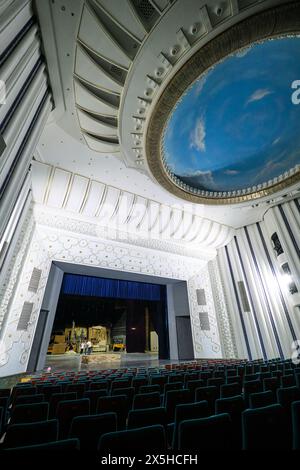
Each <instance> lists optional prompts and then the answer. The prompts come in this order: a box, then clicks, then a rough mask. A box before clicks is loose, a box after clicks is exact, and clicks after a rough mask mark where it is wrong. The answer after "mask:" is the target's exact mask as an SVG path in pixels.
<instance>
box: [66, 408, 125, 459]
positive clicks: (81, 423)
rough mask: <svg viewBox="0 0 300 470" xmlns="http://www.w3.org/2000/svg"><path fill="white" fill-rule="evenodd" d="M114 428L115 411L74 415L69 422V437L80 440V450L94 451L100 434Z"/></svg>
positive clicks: (115, 424) (115, 426) (114, 429)
mask: <svg viewBox="0 0 300 470" xmlns="http://www.w3.org/2000/svg"><path fill="white" fill-rule="evenodd" d="M116 430H117V415H116V413H103V414H98V415H85V416H75V417H74V418H73V420H72V423H71V428H70V432H69V438H78V439H79V440H80V450H81V451H83V450H84V451H91V452H96V450H97V445H98V441H99V439H100V437H101V435H102V434H104V433H107V432H114V431H116Z"/></svg>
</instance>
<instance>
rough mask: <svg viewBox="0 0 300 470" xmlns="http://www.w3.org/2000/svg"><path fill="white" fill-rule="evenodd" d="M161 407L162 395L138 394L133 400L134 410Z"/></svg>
mask: <svg viewBox="0 0 300 470" xmlns="http://www.w3.org/2000/svg"><path fill="white" fill-rule="evenodd" d="M159 406H160V393H159V392H152V393H138V394H137V395H135V397H134V399H133V409H134V410H138V409H142V408H155V407H159Z"/></svg>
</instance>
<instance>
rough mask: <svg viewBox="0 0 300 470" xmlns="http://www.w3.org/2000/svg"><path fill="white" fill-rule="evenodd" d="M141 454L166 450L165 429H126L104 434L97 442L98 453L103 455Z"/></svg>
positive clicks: (156, 427) (158, 426)
mask: <svg viewBox="0 0 300 470" xmlns="http://www.w3.org/2000/svg"><path fill="white" fill-rule="evenodd" d="M137 450H138V451H139V452H141V453H142V454H144V453H147V454H150V453H153V452H155V453H156V452H160V453H164V452H166V450H167V442H166V434H165V429H164V427H163V426H162V425H160V424H157V425H154V426H147V427H144V428H138V429H128V430H126V431H119V432H114V433H107V434H104V435H103V436H102V437H101V438H100V441H99V445H98V451H100V453H101V452H105V453H112V454H113V453H115V454H118V453H119V455H120V452H121V453H122V452H123V453H125V455H126V452H127V453H128V452H129V453H131V452H135V453H136V452H137Z"/></svg>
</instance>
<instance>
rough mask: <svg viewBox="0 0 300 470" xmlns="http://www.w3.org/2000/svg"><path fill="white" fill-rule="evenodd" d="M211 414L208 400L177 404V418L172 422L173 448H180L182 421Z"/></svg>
mask: <svg viewBox="0 0 300 470" xmlns="http://www.w3.org/2000/svg"><path fill="white" fill-rule="evenodd" d="M207 416H209V408H208V403H207V401H198V402H195V403H181V404H179V405H177V406H176V409H175V419H174V423H173V424H172V438H171V442H172V449H173V450H178V429H179V424H180V423H181V422H182V421H186V420H190V419H197V418H206V417H207Z"/></svg>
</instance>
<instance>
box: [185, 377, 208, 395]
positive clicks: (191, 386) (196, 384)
mask: <svg viewBox="0 0 300 470" xmlns="http://www.w3.org/2000/svg"><path fill="white" fill-rule="evenodd" d="M204 386H205V385H204V381H203V380H200V379H198V380H189V381H188V382H187V383H186V385H185V388H187V389H188V390H189V391H190V392H191V396H192V397H193V399H194V398H195V391H196V389H197V388H200V387H204Z"/></svg>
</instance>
